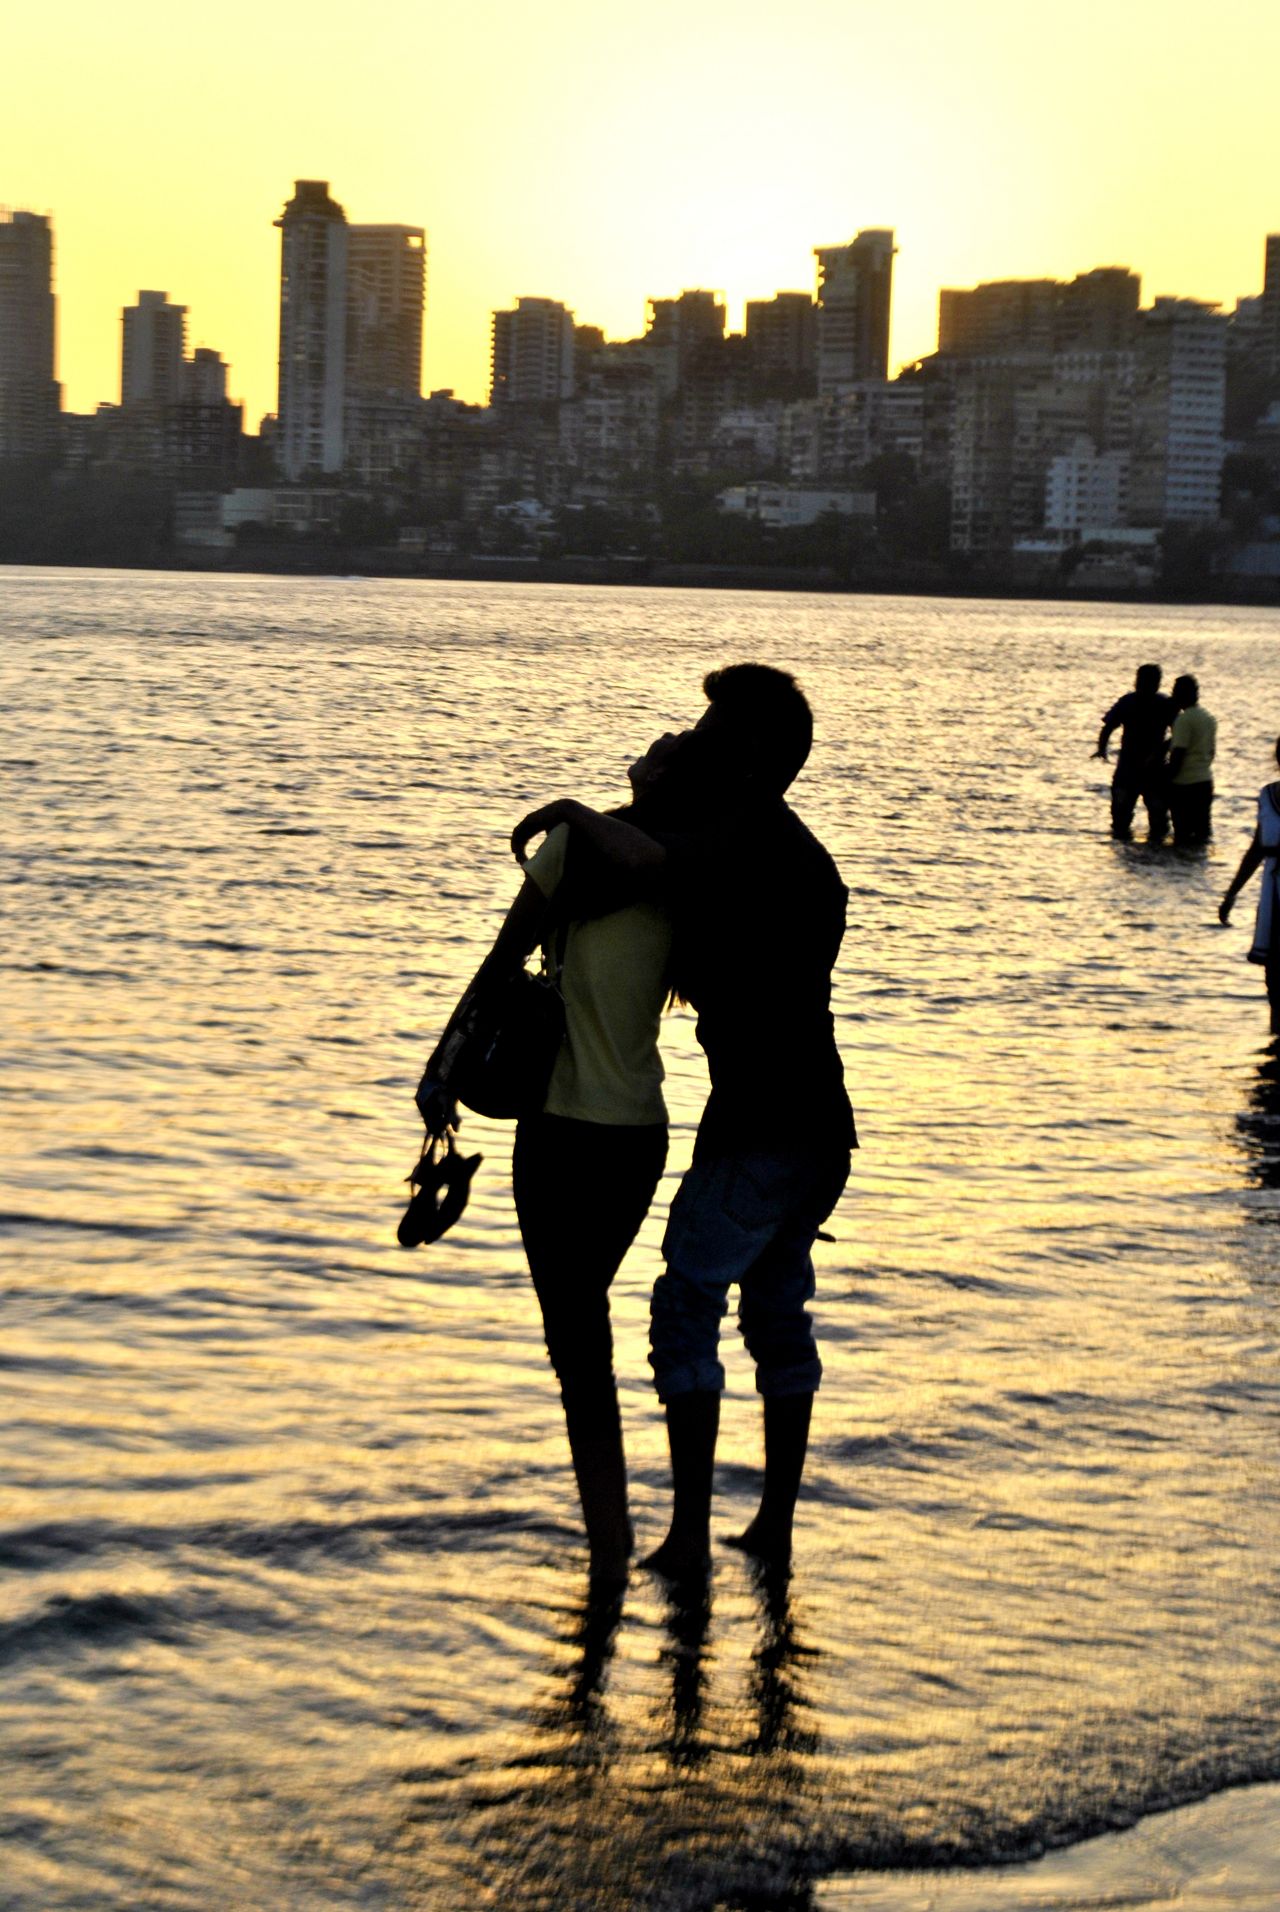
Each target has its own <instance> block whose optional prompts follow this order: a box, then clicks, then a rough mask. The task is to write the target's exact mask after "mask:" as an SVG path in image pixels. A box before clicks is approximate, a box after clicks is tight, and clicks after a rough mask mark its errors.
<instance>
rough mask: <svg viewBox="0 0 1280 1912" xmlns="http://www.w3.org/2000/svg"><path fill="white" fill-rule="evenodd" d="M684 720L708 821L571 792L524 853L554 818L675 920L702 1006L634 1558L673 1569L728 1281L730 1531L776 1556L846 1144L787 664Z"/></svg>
mask: <svg viewBox="0 0 1280 1912" xmlns="http://www.w3.org/2000/svg"><path fill="white" fill-rule="evenodd" d="M703 689H704V691H705V693H706V696H707V698H708V700H709V703H708V708H707V710H706V711H705V712H704V713H703V716H702V718H701V721H700V722H699V724H698V725H697V729H696V732H695V735H700V736H702V737H704V738H705V739H706V740H707V741H708V743H709V744H710V746H711V747H712V749H713V752H714V765H715V769H714V777H715V781H716V782H717V784H718V786H719V787H720V790H721V792H722V796H723V803H722V805H721V806H720V808H719V811H718V814H716V815H715V817H714V819H713V820H712V821H711V822H710V823H709V824H708V827H707V828H705V829H704V830H701V831H699V832H696V833H692V834H684V835H680V834H674V833H672V834H667V833H660V832H659V833H654V834H642V833H641V831H640V830H638V829H635V828H633V827H629V826H628V825H626V824H625V823H624V824H618V823H615V822H612V821H611V820H610V819H608V818H602V817H600V816H599V815H598V814H596V813H595V812H592V811H590V810H587V809H586V808H585V807H584V806H583V805H581V804H578V803H575V802H572V801H560V802H555V803H551V804H548V805H546V806H545V807H544V808H542V809H540V810H536V811H534V812H533V813H532V814H531V815H530V816H528V817H526V818H525V819H524V820H523V822H522V823H520V824H519V825H518V826H517V828H516V831H515V833H514V835H513V838H512V842H513V847H514V848H515V849H516V851H517V854H519V852H520V850H521V848H522V847H523V845H524V843H525V842H527V841H528V839H529V838H530V837H531V836H533V835H534V834H536V833H537V832H538V831H539V830H542V829H549V828H552V827H553V826H555V825H557V824H559V823H561V822H567V823H568V824H569V825H570V827H571V829H573V830H574V831H575V832H577V833H581V834H582V835H583V836H584V837H585V838H586V839H587V840H588V841H589V842H590V843H591V844H592V845H593V847H594V849H595V851H596V852H597V853H598V854H599V855H600V856H601V857H602V858H603V859H604V860H605V861H606V862H607V863H608V864H609V866H610V867H611V868H612V870H613V871H614V872H615V874H620V875H622V876H623V877H624V879H625V880H626V881H628V882H629V883H630V884H631V885H633V887H634V892H635V893H637V894H647V895H652V896H661V897H662V898H663V900H664V901H665V902H666V904H667V906H668V907H669V909H670V910H671V913H672V918H673V921H674V924H675V933H676V944H677V963H676V968H675V974H676V985H677V988H678V990H679V991H680V993H681V995H682V996H683V997H684V998H685V999H686V1000H687V1001H688V1002H690V1003H691V1004H692V1006H693V1008H694V1009H695V1010H696V1011H697V1015H698V1023H697V1034H698V1040H699V1042H700V1043H701V1044H702V1047H703V1049H704V1050H705V1051H706V1057H707V1065H708V1069H709V1073H710V1077H711V1094H710V1097H709V1099H708V1102H707V1106H706V1110H705V1112H704V1114H703V1118H702V1122H701V1125H700V1126H699V1129H698V1135H697V1140H696V1143H695V1147H694V1155H693V1163H692V1166H691V1168H690V1169H689V1172H688V1174H687V1175H686V1176H685V1178H684V1180H683V1182H682V1183H681V1185H680V1188H679V1190H678V1191H677V1194H676V1196H675V1199H674V1201H673V1203H672V1206H671V1213H670V1217H669V1220H668V1224H667V1230H666V1235H665V1237H664V1240H663V1256H664V1260H665V1263H666V1267H665V1271H664V1273H663V1274H662V1275H660V1276H659V1278H658V1281H657V1283H656V1285H655V1287H654V1293H653V1302H652V1312H651V1324H650V1363H651V1365H652V1367H653V1371H654V1378H655V1381H656V1383H657V1389H658V1394H659V1397H660V1398H661V1400H662V1402H663V1403H664V1406H665V1409H666V1420H667V1436H668V1444H669V1447H670V1453H671V1471H672V1485H673V1511H672V1517H671V1524H670V1530H669V1532H668V1534H667V1536H666V1538H665V1539H664V1541H663V1542H662V1544H661V1546H660V1547H658V1549H657V1550H656V1552H655V1553H653V1554H652V1555H650V1556H649V1559H648V1561H647V1562H646V1564H647V1565H650V1566H653V1567H655V1568H656V1569H657V1570H658V1571H660V1572H662V1573H664V1574H666V1575H667V1576H669V1577H671V1578H673V1579H681V1578H684V1577H686V1576H692V1575H697V1574H699V1573H703V1572H705V1570H706V1567H707V1564H708V1560H709V1554H710V1516H711V1493H712V1477H713V1468H714V1462H715V1450H716V1437H717V1432H718V1428H719V1418H720V1395H721V1392H722V1390H723V1387H724V1369H723V1367H722V1366H721V1364H720V1360H719V1355H718V1349H717V1342H718V1338H719V1331H720V1322H721V1319H722V1317H723V1316H724V1314H725V1311H726V1307H727V1297H728V1291H729V1289H730V1287H731V1286H732V1285H733V1284H735V1283H736V1284H737V1287H738V1292H739V1301H738V1321H739V1325H740V1327H741V1330H742V1334H743V1338H744V1340H745V1341H746V1344H747V1348H748V1350H749V1352H750V1354H751V1356H752V1359H753V1360H754V1362H755V1367H756V1386H757V1388H758V1390H759V1392H760V1394H761V1396H762V1398H763V1406H764V1450H765V1455H764V1457H765V1466H764V1487H763V1494H762V1497H761V1501H760V1506H759V1510H758V1512H757V1513H756V1515H755V1517H754V1519H753V1520H752V1521H751V1523H750V1525H749V1526H748V1527H747V1529H746V1531H745V1533H743V1534H740V1535H738V1536H737V1537H736V1538H735V1539H734V1540H733V1541H732V1542H731V1543H730V1544H732V1545H736V1546H740V1547H742V1548H743V1549H745V1550H746V1551H747V1552H749V1553H752V1554H754V1555H756V1556H758V1557H760V1558H762V1559H767V1560H772V1561H785V1560H787V1559H788V1558H789V1556H790V1551H791V1536H792V1523H793V1516H794V1512H795V1504H796V1497H797V1493H798V1491H799V1486H800V1480H801V1476H802V1473H803V1469H804V1461H805V1453H806V1449H807V1444H808V1437H809V1423H810V1416H811V1412H812V1406H813V1397H814V1394H815V1392H816V1390H817V1387H818V1383H819V1380H820V1378H821V1375H822V1364H821V1362H820V1360H819V1358H818V1351H817V1347H816V1345H815V1342H814V1336H813V1328H812V1323H811V1321H810V1318H809V1315H808V1312H807V1304H808V1303H809V1302H810V1300H811V1299H812V1297H813V1293H814V1273H813V1262H812V1259H811V1249H812V1246H813V1242H814V1239H815V1237H816V1235H817V1232H818V1230H819V1228H820V1227H821V1225H822V1223H823V1221H824V1220H825V1219H826V1217H827V1216H828V1215H829V1214H830V1212H831V1210H832V1208H833V1207H834V1206H835V1203H836V1201H837V1199H838V1197H839V1195H840V1192H841V1190H842V1189H843V1187H844V1184H845V1182H846V1180H847V1179H848V1174H849V1163H850V1150H851V1149H852V1148H855V1147H856V1146H857V1137H856V1134H855V1130H854V1122H853V1112H852V1110H851V1109H850V1106H849V1098H848V1096H847V1094H846V1093H845V1087H844V1071H843V1069H842V1066H841V1062H840V1055H839V1051H838V1050H837V1048H836V1041H835V1028H834V1023H833V1019H832V1015H831V974H832V969H833V967H834V965H835V961H836V956H837V953H838V951H839V948H840V942H841V938H842V936H843V934H844V927H845V903H846V898H847V892H846V890H845V887H844V884H843V883H842V882H841V880H840V876H839V873H838V871H837V869H836V866H835V864H834V863H833V862H832V860H831V858H830V856H829V855H828V854H827V852H826V850H825V849H824V848H823V847H822V845H821V844H820V843H819V842H818V841H817V839H816V838H815V837H814V836H813V835H812V834H811V833H810V831H809V830H807V829H806V828H805V826H804V824H803V823H802V822H801V821H800V819H799V817H797V816H796V815H795V813H794V812H793V811H792V810H791V809H790V808H789V806H788V805H787V803H786V802H785V801H784V795H783V793H784V792H785V791H786V790H787V789H788V788H789V786H790V784H791V782H792V779H793V778H794V777H795V776H796V774H797V772H798V771H799V770H800V768H801V766H802V765H803V764H804V762H805V759H806V758H807V757H808V754H809V748H810V744H811V741H812V736H813V719H812V715H811V713H810V710H809V706H808V703H807V702H806V700H805V697H804V695H803V693H802V692H801V690H800V689H799V687H798V685H797V684H796V683H795V681H794V679H793V678H791V677H790V676H788V675H787V674H786V673H785V672H783V671H778V670H774V669H772V668H771V667H769V666H767V665H760V664H736V665H732V666H730V667H729V668H727V669H725V670H719V671H713V672H712V673H711V674H710V676H708V678H707V679H706V681H705V684H704V686H703Z"/></svg>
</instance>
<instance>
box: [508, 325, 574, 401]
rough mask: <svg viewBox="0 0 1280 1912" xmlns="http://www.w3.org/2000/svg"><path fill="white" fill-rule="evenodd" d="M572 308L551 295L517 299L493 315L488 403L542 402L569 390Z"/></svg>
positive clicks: (571, 355)
mask: <svg viewBox="0 0 1280 1912" xmlns="http://www.w3.org/2000/svg"><path fill="white" fill-rule="evenodd" d="M573 333H574V326H573V314H572V312H570V311H568V310H567V309H566V308H565V307H564V306H563V305H560V304H558V303H557V302H556V300H554V299H517V300H516V303H515V309H514V310H513V311H510V312H495V313H494V315H493V354H492V360H491V366H492V376H491V379H490V390H489V403H490V404H491V405H542V404H547V403H549V402H551V401H552V400H555V399H561V398H569V397H571V396H572V393H573V359H574V339H573Z"/></svg>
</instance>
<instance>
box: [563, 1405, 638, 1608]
mask: <svg viewBox="0 0 1280 1912" xmlns="http://www.w3.org/2000/svg"><path fill="white" fill-rule="evenodd" d="M564 1420H565V1427H566V1429H567V1430H568V1435H569V1452H570V1454H571V1455H572V1457H573V1473H574V1479H575V1480H576V1481H577V1483H578V1499H579V1501H580V1502H581V1504H582V1521H583V1525H584V1526H585V1528H586V1530H587V1546H588V1548H589V1549H590V1553H591V1578H592V1579H593V1580H594V1581H596V1582H598V1583H599V1584H601V1585H616V1584H617V1583H619V1582H621V1581H623V1580H625V1579H626V1577H627V1567H628V1565H629V1563H630V1560H631V1552H632V1548H633V1547H634V1545H635V1537H634V1535H633V1533H632V1528H631V1516H630V1512H629V1510H628V1507H627V1464H626V1458H625V1456H624V1454H623V1449H622V1422H621V1417H620V1416H619V1413H618V1395H617V1390H616V1388H611V1389H610V1391H609V1398H608V1401H607V1402H605V1401H604V1400H603V1399H601V1400H599V1401H596V1402H591V1403H576V1402H575V1401H574V1400H573V1398H572V1396H571V1395H569V1394H567V1393H566V1394H565V1395H564Z"/></svg>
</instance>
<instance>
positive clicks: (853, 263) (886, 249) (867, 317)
mask: <svg viewBox="0 0 1280 1912" xmlns="http://www.w3.org/2000/svg"><path fill="white" fill-rule="evenodd" d="M896 250H897V248H896V247H895V245H894V243H893V233H892V232H889V231H879V230H875V231H867V232H860V233H859V234H858V236H857V238H856V239H853V240H851V241H850V242H849V244H848V245H847V246H819V247H817V248H815V257H816V258H817V261H818V314H817V341H818V396H819V397H820V398H825V397H827V396H828V395H829V394H831V393H834V392H839V391H841V390H843V389H844V388H845V387H846V386H849V385H853V384H856V383H858V381H859V380H861V379H868V378H887V377H888V374H889V309H890V303H891V300H892V295H893V259H894V253H895V252H896Z"/></svg>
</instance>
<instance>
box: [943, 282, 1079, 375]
mask: <svg viewBox="0 0 1280 1912" xmlns="http://www.w3.org/2000/svg"><path fill="white" fill-rule="evenodd" d="M1056 291H1057V281H1056V280H1054V279H993V280H989V281H988V282H987V283H986V284H985V285H976V286H972V287H970V288H968V289H966V290H964V291H961V290H960V289H958V288H957V287H954V286H944V287H943V289H942V290H941V292H939V294H938V350H939V351H940V352H954V353H956V354H958V355H959V356H961V357H963V358H973V357H976V356H977V355H978V354H980V353H985V352H1008V351H1013V350H1023V351H1043V352H1048V351H1052V349H1053V303H1054V294H1055V292H1056Z"/></svg>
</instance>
